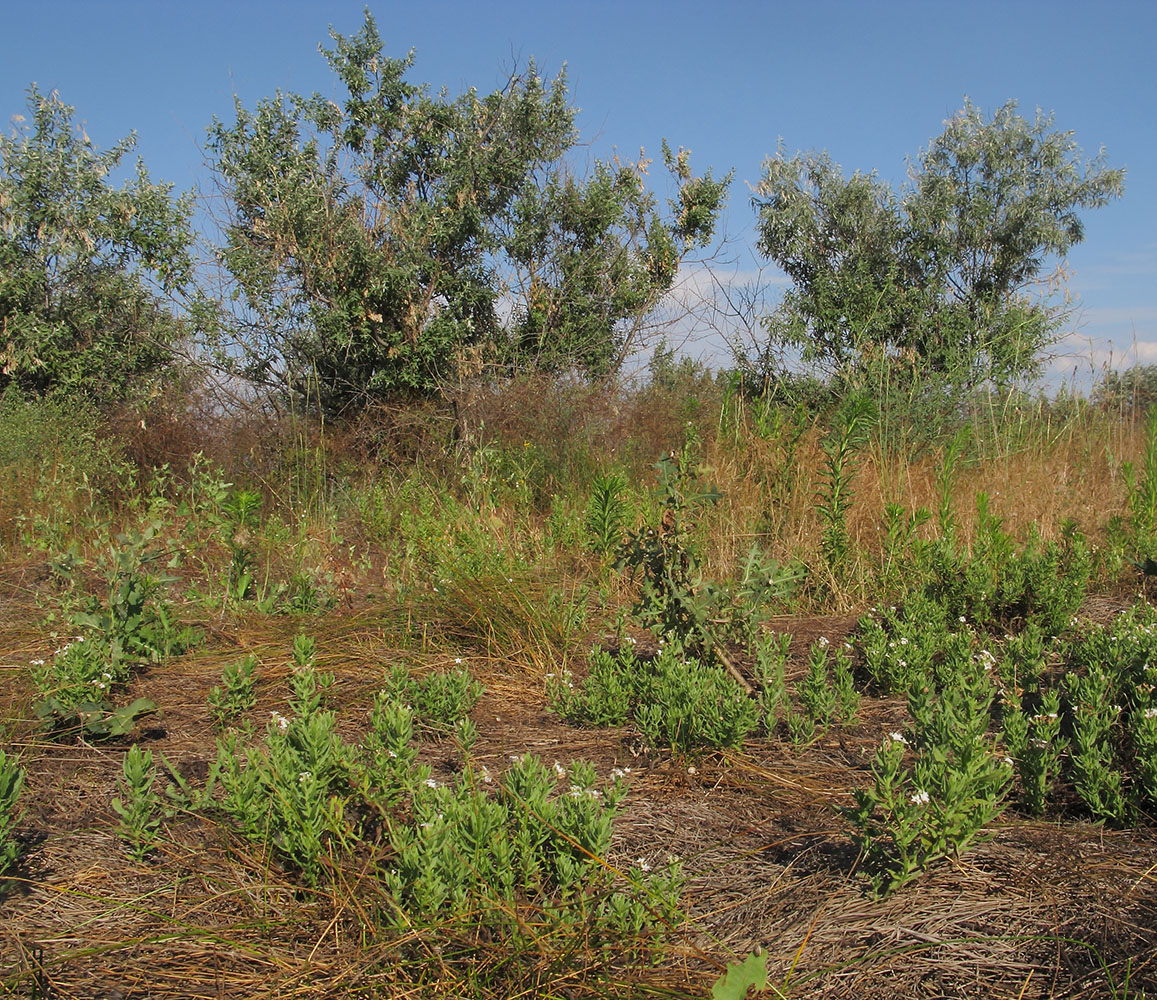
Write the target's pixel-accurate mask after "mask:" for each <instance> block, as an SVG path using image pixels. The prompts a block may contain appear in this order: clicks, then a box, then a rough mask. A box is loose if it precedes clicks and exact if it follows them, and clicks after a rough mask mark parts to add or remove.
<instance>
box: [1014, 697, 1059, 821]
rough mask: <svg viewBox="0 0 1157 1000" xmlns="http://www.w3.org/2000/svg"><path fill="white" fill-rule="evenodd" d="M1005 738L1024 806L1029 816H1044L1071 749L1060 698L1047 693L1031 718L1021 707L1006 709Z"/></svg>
mask: <svg viewBox="0 0 1157 1000" xmlns="http://www.w3.org/2000/svg"><path fill="white" fill-rule="evenodd" d="M1003 735H1004V744H1005V746H1006V747H1007V748H1008V752H1009V755H1010V756H1011V757H1012V759H1013V760H1014V761H1015V763H1016V772H1017V776H1018V777H1019V778H1020V801H1021V804H1022V805H1023V806H1024V809H1025V811H1026V812H1028V813H1029V815H1031V816H1043V815H1044V811H1045V807H1046V805H1047V802H1048V797H1049V794H1050V793H1051V791H1052V788H1053V785H1054V783H1055V781H1056V779H1057V777H1058V776H1059V775H1060V771H1061V767H1062V763H1063V760H1064V755H1065V751H1066V750H1067V749H1068V746H1069V741H1068V739H1067V738H1066V737H1064V736H1062V735H1061V701H1060V696H1059V694H1058V693H1057V692H1056V691H1048V692H1046V693H1045V694H1044V696H1043V698H1042V699H1041V702H1040V705H1039V710H1038V711H1036V712H1035V713H1034V714H1033V715H1031V716H1030V715H1028V714H1027V713H1025V712H1024V711H1023V710H1022V707H1021V706H1020V705H1019V704H1014V705H1012V706H1010V707H1008V708H1006V710H1005V715H1004V728H1003Z"/></svg>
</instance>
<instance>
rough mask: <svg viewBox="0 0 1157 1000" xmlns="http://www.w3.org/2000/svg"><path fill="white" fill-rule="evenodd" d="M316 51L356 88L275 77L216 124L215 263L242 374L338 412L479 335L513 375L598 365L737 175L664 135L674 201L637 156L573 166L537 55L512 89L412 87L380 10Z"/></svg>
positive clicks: (670, 275) (559, 84)
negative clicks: (218, 227) (220, 209)
mask: <svg viewBox="0 0 1157 1000" xmlns="http://www.w3.org/2000/svg"><path fill="white" fill-rule="evenodd" d="M330 34H331V37H332V39H333V47H332V48H330V49H325V48H323V49H322V52H323V54H324V55H325V57H326V58H327V60H328V61H329V64H330V66H331V68H332V69H333V71H334V73H335V74H336V75H337V78H338V80H339V82H340V84H341V86H342V88H344V91H345V98H344V100H343V101H342V103H341V104H338V103H335V102H333V101H330V100H328V99H326V98H324V97H322V96H320V95H316V94H315V95H313V96H312V97H305V96H302V95H297V94H281V93H278V94H276V95H275V96H274V97H272V98H266V99H263V100H261V101H260V102H259V103H258V104H257V106H256V108H255V109H254V110H247V109H246V108H245V107H244V106H243V105H242V104H241V102H240V101H238V102H237V104H236V121H235V122H234V123H232V124H228V125H227V124H225V123H223V122H220V121H215V122H214V123H213V126H212V127H211V129H210V137H209V152H210V158H211V163H212V166H213V168H214V169H215V171H216V173H217V175H218V177H219V178H220V181H221V186H222V187H223V189H224V191H225V193H226V195H227V197H228V201H229V204H230V206H231V209H230V215H229V219H228V220H227V223H226V226H225V240H224V245H223V246H222V248H221V252H220V253H221V260H222V261H223V263H224V265H225V267H226V269H227V271H228V273H229V275H231V277H232V278H233V279H234V281H235V282H236V288H237V290H238V298H239V300H240V302H241V308H240V309H238V310H237V315H236V322H237V330H238V333H239V335H240V340H241V343H242V344H243V345H244V356H245V359H246V362H247V371H248V372H249V373H250V374H252V375H256V376H258V377H261V378H264V379H266V380H267V381H268V382H269V383H270V384H279V385H282V386H286V387H288V388H289V389H290V390H292V391H293V392H295V393H297V394H298V395H299V396H301V397H304V398H308V399H310V400H311V401H314V402H316V403H317V405H318V406H319V407H320V408H321V409H322V410H324V411H327V412H340V411H342V410H344V409H346V408H348V407H350V406H357V405H361V404H362V403H364V402H366V401H368V400H371V399H373V398H375V397H380V396H384V395H388V394H393V393H397V392H399V391H404V392H418V393H429V392H433V391H436V390H437V389H438V388H439V387H440V386H442V385H444V384H445V383H446V381H447V380H449V379H452V378H453V377H454V375H455V373H456V372H457V371H459V370H460V366H461V365H462V364H463V358H464V357H466V356H467V355H468V354H470V353H471V352H473V353H474V355H475V356H478V355H479V354H480V353H481V354H484V355H486V356H487V357H488V358H489V359H490V360H492V361H493V362H494V363H496V364H499V365H503V366H505V368H506V369H507V370H511V369H515V368H519V367H522V366H526V365H536V366H539V367H546V368H549V369H552V370H557V369H560V368H562V369H576V370H579V371H581V372H583V373H585V374H588V375H601V374H605V373H607V372H609V371H611V370H613V369H614V367H615V365H616V364H617V362H618V361H619V360H620V357H621V354H622V351H623V349H624V347H625V346H626V343H627V341H628V340H629V337H630V330H631V325H630V324H631V323H632V322H633V321H635V320H637V319H638V317H640V316H641V315H643V314H645V313H646V312H647V311H648V310H649V309H651V308H653V307H654V305H655V304H656V303H657V302H658V300H659V299H660V298H661V297H662V296H663V294H664V293H665V292H666V291H667V290H669V289H670V287H671V285H672V283H673V281H674V279H675V275H676V272H677V269H678V266H679V263H680V261H681V260H682V259H683V258H684V257H685V255H686V254H687V253H689V252H690V251H691V250H692V249H694V248H696V247H702V246H705V245H706V244H707V243H708V242H709V241H710V239H711V236H712V233H713V229H714V225H715V219H716V216H717V214H718V212H719V210H720V209H721V207H722V205H723V199H724V194H725V190H726V185H727V179H725V180H723V181H715V180H714V179H713V178H712V176H711V174H710V172H708V173H707V174H706V175H705V176H702V177H696V176H694V175H693V174H692V173H691V171H690V168H689V166H688V163H687V156H686V154H685V153H684V152H682V151H680V152H679V153H678V154H675V153H672V152H671V151H670V150H668V149H667V148H666V147H664V158H665V162H666V164H667V165H668V167H669V168H670V169H671V171H672V173H673V174H674V177H675V181H676V183H677V185H678V194H677V197H676V198H674V199H673V200H672V202H671V204H670V205H669V209H670V217H668V218H664V217H663V216H662V215H661V214H660V212H659V211H658V208H657V206H656V203H655V199H654V197H653V196H652V195H651V194H650V193H649V192H648V191H647V188H646V186H645V183H644V171H645V168H646V164H645V162H639V163H626V162H622V161H618V160H615V161H612V162H597V163H596V164H595V165H594V167H593V169H592V170H591V172H590V174H589V175H588V176H585V177H578V176H576V175H575V174H574V173H573V172H572V171H571V169H570V168H569V167H568V165H567V160H566V157H567V154H568V153H569V152H570V151H571V150H572V149H573V148H574V147H575V145H576V143H577V141H578V134H577V131H576V128H575V109H574V108H573V107H572V106H571V104H570V102H569V97H568V92H567V87H566V78H565V75H564V74H561V73H560V74H559V75H558V76H557V77H556V78H555V79H554V80H553V81H549V82H547V81H544V80H543V79H542V77H541V76H540V75H539V73H538V71H537V69H536V67H535V66H534V64H533V63H531V64H530V65H529V66H528V67H527V68H526V70H525V71H524V72H522V73H520V74H517V75H515V76H512V77H511V79H510V80H509V82H508V84H507V85H506V86H505V87H504V88H503V89H501V90H497V91H495V92H493V93H490V94H487V95H484V96H483V95H480V94H479V93H478V92H477V91H476V90H474V89H470V90H468V91H467V92H466V93H464V94H461V95H460V96H457V97H451V96H449V95H448V94H446V93H445V92H440V93H433V92H431V91H430V89H429V88H428V87H424V86H417V85H414V84H411V83H410V82H408V80H407V74H408V72H409V70H410V69H411V68H412V65H413V61H414V59H413V53H412V52H411V53H410V54H409V55H407V56H406V57H405V58H401V59H391V58H387V57H385V56H384V55H383V44H382V40H381V38H380V37H379V35H378V31H377V27H376V25H375V22H374V20H373V18H372V17H371V16H370V15H369V13H368V12H367V14H366V18H365V23H364V25H363V27H362V29H361V30H360V31H359V32H358V33H357V34H356V35H353V36H350V37H345V36H342V35H340V34H338V33H336V32H334V31H332V30H331V32H330Z"/></svg>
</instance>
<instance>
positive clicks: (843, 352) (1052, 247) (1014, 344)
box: [754, 100, 1124, 391]
mask: <svg viewBox="0 0 1157 1000" xmlns="http://www.w3.org/2000/svg"><path fill="white" fill-rule="evenodd" d="M910 173H911V178H912V182H911V185H910V186H909V187H908V188H907V189H906V190H904V191H903V192H902V193H900V194H899V195H897V194H896V193H895V192H893V191H892V189H891V188H890V187H889V186H888V185H887V184H885V183H884V182H883V181H881V180H880V179H879V178H878V177H877V176H876V175H875V174H871V175H864V174H861V173H858V172H857V173H855V174H853V175H852V177H851V178H845V177H844V176H843V174H842V172H841V170H840V168H839V167H838V166H837V165H835V164H834V163H833V162H832V160H831V158H830V157H829V156H828V154H827V153H811V154H806V155H805V154H797V155H795V156H793V157H790V158H789V157H788V156H787V154H786V151H785V149H784V147H783V146H782V144H781V146H780V149H779V151H778V152H777V154H776V156H774V157H772V158H770V159H769V160H768V161H767V162H766V163H765V164H764V176H763V179H762V181H761V182H760V184H759V186H758V188H757V190H756V196H755V198H754V205H755V208H756V211H757V212H758V215H759V232H760V239H759V249H760V251H761V252H762V253H763V254H764V255H765V256H767V257H768V258H770V259H771V260H772V261H773V262H774V263H775V264H777V265H778V266H779V267H781V268H782V269H783V270H784V271H786V272H787V274H788V276H789V277H790V278H791V279H792V282H793V286H792V288H791V289H789V291H788V292H787V294H786V295H785V296H784V298H783V300H782V303H781V304H780V306H779V308H778V309H777V310H776V312H775V313H774V314H773V315H771V316H769V317H768V318H767V321H766V326H767V329H768V333H769V336H770V339H771V345H772V347H776V346H779V347H787V348H791V349H793V350H799V351H800V352H801V353H802V356H803V360H804V361H805V362H811V361H815V362H819V363H820V364H822V365H823V366H824V367H825V368H826V369H827V370H828V371H829V372H834V373H844V374H846V373H848V372H849V371H855V370H860V371H869V372H885V373H891V374H892V375H901V376H903V373H904V372H905V371H907V372H909V373H911V374H910V375H908V376H907V377H908V378H911V375H912V374H917V373H928V374H931V375H935V376H939V377H943V378H944V379H945V380H946V385H947V386H948V387H949V388H955V390H956V391H959V389H966V388H969V387H972V386H976V385H980V384H982V383H984V382H986V381H989V380H993V381H996V382H998V383H1004V382H1007V381H1010V380H1015V379H1019V378H1024V377H1026V376H1030V375H1032V374H1033V373H1035V371H1036V370H1037V367H1038V365H1039V353H1040V351H1041V349H1042V348H1043V347H1045V346H1047V345H1048V344H1049V343H1051V341H1052V339H1053V337H1054V334H1055V331H1056V329H1057V326H1058V321H1059V313H1058V311H1057V310H1056V309H1055V308H1053V307H1052V306H1051V305H1050V304H1049V302H1048V301H1047V300H1046V301H1040V300H1037V299H1034V298H1033V296H1032V292H1033V288H1034V285H1035V284H1036V283H1037V282H1039V281H1040V280H1041V278H1042V273H1041V272H1042V269H1043V267H1044V262H1045V260H1046V259H1047V258H1048V257H1049V256H1052V255H1056V256H1060V257H1063V256H1064V254H1065V253H1066V252H1067V251H1068V250H1069V249H1070V248H1071V247H1072V246H1074V245H1075V244H1077V243H1079V242H1080V241H1081V240H1082V238H1083V237H1084V229H1083V226H1082V224H1081V222H1080V219H1079V217H1078V215H1077V211H1078V209H1081V208H1096V207H1099V206H1102V205H1104V204H1106V203H1107V202H1108V201H1110V200H1111V199H1112V198H1115V197H1118V196H1119V195H1120V194H1121V191H1122V189H1123V180H1124V171H1123V170H1112V169H1109V168H1108V167H1107V166H1106V164H1105V159H1104V155H1103V153H1102V154H1100V155H1098V156H1097V157H1096V158H1094V159H1093V160H1091V161H1087V162H1086V161H1083V160H1082V157H1081V153H1080V150H1079V148H1078V147H1077V145H1076V143H1075V142H1074V140H1073V137H1072V133H1070V132H1058V131H1055V130H1054V127H1053V119H1052V117H1051V116H1048V115H1045V114H1043V113H1041V112H1038V113H1037V116H1036V118H1035V120H1034V121H1032V122H1028V121H1026V120H1025V119H1023V118H1022V117H1021V116H1020V115H1019V114H1017V112H1016V104H1015V102H1009V103H1007V104H1005V105H1004V106H1003V107H1002V108H1000V109H999V110H998V111H997V112H996V113H995V114H994V115H993V116H992V117H991V118H990V119H986V118H985V117H984V116H983V114H982V113H981V111H980V109H979V108H977V107H976V106H975V105H973V104H972V102H971V101H967V100H966V101H965V105H964V107H963V108H962V109H961V110H960V111H959V112H958V113H957V114H956V115H955V116H954V117H953V118H952V119H951V120H950V121H949V122H948V123H947V127H946V128H945V131H944V132H943V134H942V135H941V136H940V137H938V138H937V139H935V140H934V141H933V142H932V143H931V144H930V145H929V147H928V148H927V149H926V150H924V151H922V152H921V153H920V155H919V157H918V158H917V160H916V162H915V163H914V164H913V165H912V169H911V172H910Z"/></svg>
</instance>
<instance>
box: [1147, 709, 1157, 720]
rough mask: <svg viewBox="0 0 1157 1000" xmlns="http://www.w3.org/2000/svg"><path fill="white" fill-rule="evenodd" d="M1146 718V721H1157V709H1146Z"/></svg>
mask: <svg viewBox="0 0 1157 1000" xmlns="http://www.w3.org/2000/svg"><path fill="white" fill-rule="evenodd" d="M1145 718H1146V719H1157V708H1147V709H1145Z"/></svg>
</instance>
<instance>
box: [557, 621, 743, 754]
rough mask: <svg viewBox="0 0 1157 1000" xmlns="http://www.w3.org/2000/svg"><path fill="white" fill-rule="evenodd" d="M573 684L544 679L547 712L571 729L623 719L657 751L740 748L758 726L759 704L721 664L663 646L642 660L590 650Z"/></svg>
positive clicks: (627, 647)
mask: <svg viewBox="0 0 1157 1000" xmlns="http://www.w3.org/2000/svg"><path fill="white" fill-rule="evenodd" d="M588 664H589V670H588V673H587V676H586V677H585V678H583V680H582V681H581V683H580V684H579V685H578V686H577V687H576V686H575V681H574V678H573V676H571V675H570V673H569V672H567V673H562V674H557V675H552V676H550V677H548V678H547V699H548V701H549V703H550V707H551V709H552V710H553V711H554V712H555V713H556V714H558V715H559V716H561V717H562V718H563V719H565V720H566V721H567V722H571V723H573V724H575V725H587V726H600V725H621V724H623V723H625V722H626V721H627V720H628V719H630V720H631V721H633V722H634V724H635V726H636V727H637V728H638V729H639V731H640V733H642V735H643V737H644V739H646V740H647V742H648V743H649V744H650V745H651V746H652V747H656V748H669V749H672V750H677V751H693V750H696V749H705V748H718V747H730V746H738V745H739V744H740V743H742V742H743V740H744V738H745V737H746V736H747V735H748V734H749V733H750V732H751V731H752V730H753V729H755V727H756V726H757V725H759V722H760V705H759V703H758V702H757V701H756V700H755V699H753V698H751V697H750V696H748V694H747V693H746V692H745V691H744V690H743V689H742V688H741V687H740V686H739V685H738V684H737V683H736V681H735V680H734V678H733V677H732V676H731V675H730V674H729V673H728V672H727V671H726V670H724V669H722V668H721V667H716V666H714V665H712V664H707V663H703V662H701V661H699V660H697V659H695V658H694V657H691V656H688V655H686V653H685V652H684V651H683V649H682V648H681V647H680V646H679V645H678V643H675V642H673V641H665V642H664V643H663V645H662V647H661V648H660V650H659V653H658V655H657V656H655V657H654V658H653V659H651V660H644V659H641V658H639V657H637V656H636V655H635V652H634V649H633V647H632V646H631V644H629V643H627V644H624V646H623V647H622V648H621V649H620V650H619V651H618V652H617V653H612V652H610V651H608V650H595V651H593V652H592V653H591V655H590V658H589V660H588Z"/></svg>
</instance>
